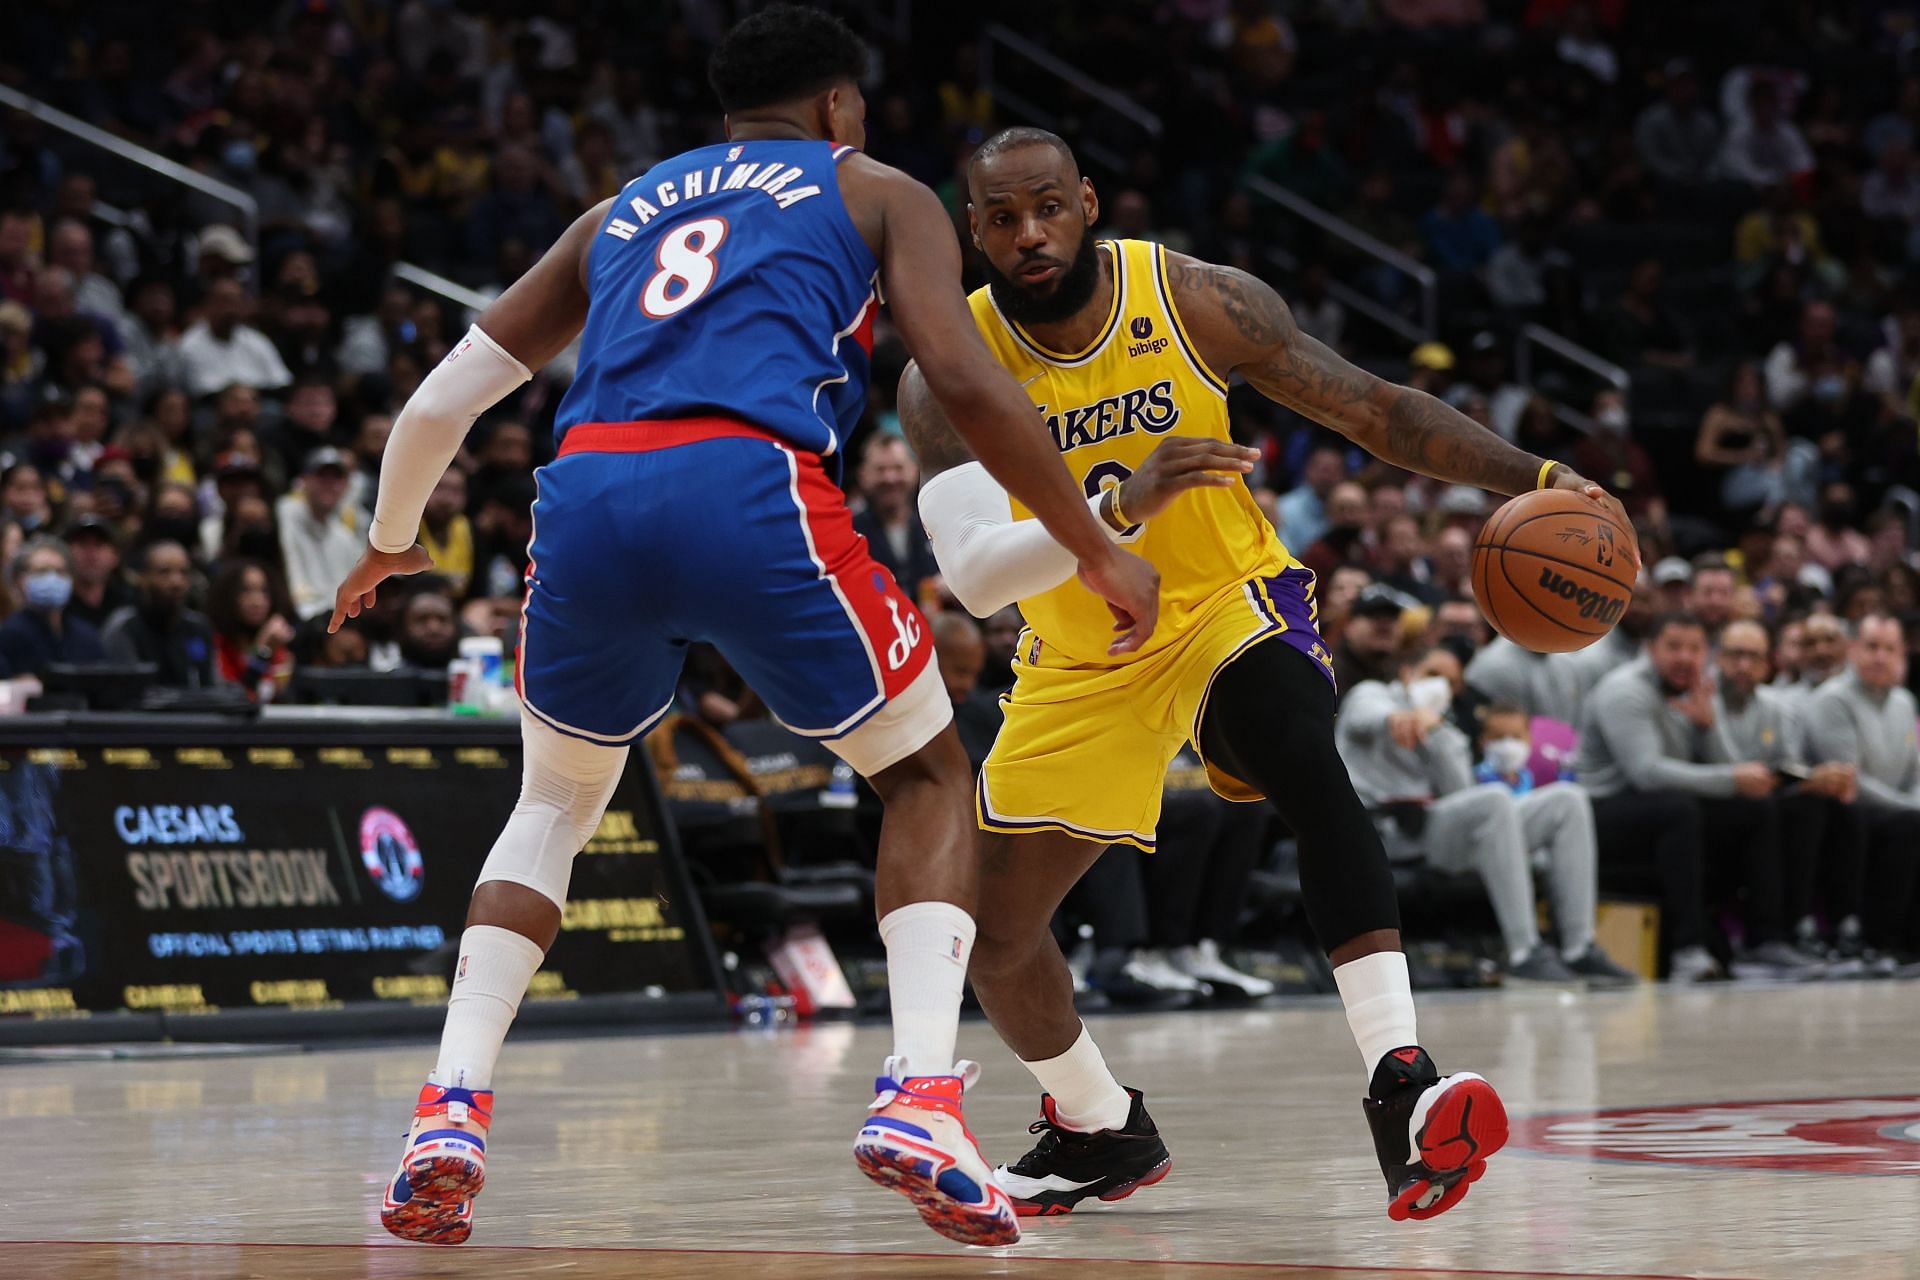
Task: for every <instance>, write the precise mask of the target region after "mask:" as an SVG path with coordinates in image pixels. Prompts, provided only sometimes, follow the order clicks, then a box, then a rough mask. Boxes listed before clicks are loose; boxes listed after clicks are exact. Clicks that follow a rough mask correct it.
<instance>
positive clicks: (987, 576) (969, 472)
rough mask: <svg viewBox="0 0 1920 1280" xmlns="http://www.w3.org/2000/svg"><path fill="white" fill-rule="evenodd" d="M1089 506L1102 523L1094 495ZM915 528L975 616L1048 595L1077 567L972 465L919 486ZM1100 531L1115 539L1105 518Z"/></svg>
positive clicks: (1068, 553) (955, 592)
mask: <svg viewBox="0 0 1920 1280" xmlns="http://www.w3.org/2000/svg"><path fill="white" fill-rule="evenodd" d="M1087 501H1088V504H1089V505H1090V506H1092V507H1093V514H1094V518H1095V519H1100V499H1099V497H1093V498H1089V499H1088V500H1087ZM920 523H921V524H924V525H925V526H926V527H927V536H928V537H929V538H931V539H932V540H933V557H934V559H935V560H937V561H939V563H940V573H941V575H942V576H943V577H944V578H945V579H946V581H947V587H948V589H949V590H951V591H952V592H953V595H954V598H955V599H956V600H958V601H959V602H960V603H961V604H963V605H965V606H966V609H967V612H968V613H971V614H972V615H973V616H974V617H976V618H984V617H987V616H988V615H990V614H992V613H993V612H994V611H995V610H998V609H1004V608H1005V607H1006V606H1008V605H1010V604H1012V603H1013V602H1014V601H1016V600H1023V599H1025V598H1026V597H1028V596H1037V595H1039V594H1040V593H1041V592H1043V591H1051V590H1052V589H1053V588H1055V587H1057V586H1059V585H1060V584H1061V583H1063V582H1065V581H1066V580H1067V579H1069V578H1071V577H1073V575H1074V574H1075V573H1076V572H1078V571H1079V568H1080V562H1079V561H1078V560H1077V559H1075V558H1074V555H1073V553H1072V552H1071V551H1068V550H1067V549H1066V548H1065V547H1063V546H1061V545H1060V544H1059V543H1057V542H1055V541H1054V540H1053V538H1052V536H1051V535H1049V534H1048V533H1047V528H1046V526H1045V525H1043V524H1041V523H1040V522H1039V521H1038V520H1015V519H1014V518H1013V505H1012V503H1011V501H1010V500H1009V499H1008V498H1007V491H1006V490H1005V489H1002V488H1001V487H1000V484H999V482H998V481H996V480H995V479H994V478H993V477H992V476H990V475H988V474H987V469H986V468H985V467H983V466H981V465H980V464H979V463H977V462H969V463H966V464H965V465H963V466H958V467H955V468H953V469H952V470H951V471H942V472H941V473H940V474H939V475H937V476H935V477H934V478H933V479H931V480H929V481H927V482H926V484H924V485H922V486H921V487H920ZM1100 527H1101V528H1102V529H1104V530H1106V532H1107V536H1108V537H1109V538H1111V539H1113V541H1115V542H1118V541H1120V532H1119V531H1118V530H1117V529H1115V528H1114V527H1113V526H1112V525H1110V524H1108V523H1107V522H1106V521H1105V520H1103V519H1101V520H1100Z"/></svg>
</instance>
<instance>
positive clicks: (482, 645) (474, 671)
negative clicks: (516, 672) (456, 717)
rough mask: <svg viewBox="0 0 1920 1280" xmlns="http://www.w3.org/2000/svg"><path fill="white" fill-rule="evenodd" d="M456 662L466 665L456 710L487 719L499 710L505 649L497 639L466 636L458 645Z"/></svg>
mask: <svg viewBox="0 0 1920 1280" xmlns="http://www.w3.org/2000/svg"><path fill="white" fill-rule="evenodd" d="M459 661H460V662H461V663H463V664H464V665H465V668H466V680H465V681H464V684H463V688H462V689H461V696H460V700H459V706H460V707H463V708H471V709H472V713H474V714H479V715H490V714H492V713H493V712H495V711H498V710H499V709H500V694H499V693H498V692H497V690H499V689H500V688H502V687H503V679H502V677H503V675H504V673H505V670H506V648H505V646H504V645H502V644H501V643H500V637H499V636H468V637H466V638H465V639H464V640H462V641H461V642H460V658H459Z"/></svg>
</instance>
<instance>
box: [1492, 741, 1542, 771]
mask: <svg viewBox="0 0 1920 1280" xmlns="http://www.w3.org/2000/svg"><path fill="white" fill-rule="evenodd" d="M1532 754H1533V746H1532V744H1531V743H1529V742H1528V741H1527V740H1526V739H1525V738H1495V739H1494V740H1493V741H1492V742H1489V743H1488V744H1487V768H1489V769H1491V770H1493V771H1494V772H1495V773H1497V774H1499V775H1500V776H1501V777H1503V778H1511V777H1512V776H1513V775H1515V774H1516V773H1519V772H1520V770H1521V769H1522V768H1524V767H1525V766H1526V763H1527V757H1529V756H1531V755H1532Z"/></svg>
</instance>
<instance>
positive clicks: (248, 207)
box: [0, 85, 260, 245]
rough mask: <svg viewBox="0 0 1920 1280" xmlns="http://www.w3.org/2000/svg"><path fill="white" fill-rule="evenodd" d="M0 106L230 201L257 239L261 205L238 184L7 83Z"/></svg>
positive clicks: (251, 240) (253, 241)
mask: <svg viewBox="0 0 1920 1280" xmlns="http://www.w3.org/2000/svg"><path fill="white" fill-rule="evenodd" d="M0 106H8V107H12V108H13V109H14V110H16V111H24V112H25V113H26V114H28V115H30V116H32V117H33V118H34V119H36V120H39V121H41V122H42V123H44V124H49V125H52V126H53V127H54V128H56V129H58V130H60V131H61V132H62V133H65V134H68V135H69V136H71V137H74V138H78V139H79V140H80V141H82V142H84V143H87V144H88V145H90V146H95V147H99V148H100V149H101V150H102V151H106V152H108V153H110V154H112V155H115V156H118V157H119V158H120V159H122V160H125V161H127V162H128V163H129V164H136V165H139V166H140V167H141V168H143V169H147V170H150V171H151V172H153V173H157V174H159V175H160V176H161V177H163V178H167V179H170V180H172V181H174V182H177V183H179V184H181V185H182V186H185V187H191V188H192V189H193V190H195V191H198V192H199V193H200V194H201V195H204V196H208V197H210V198H212V199H214V200H218V201H219V202H220V203H222V204H228V205H232V206H233V207H234V208H235V209H237V210H239V211H240V231H241V234H243V235H245V236H246V238H247V243H248V244H253V245H257V244H258V242H259V239H260V205H259V202H258V201H256V200H255V199H254V198H253V197H252V196H250V195H248V194H247V193H246V192H244V191H242V190H241V189H240V188H239V187H235V186H231V185H229V184H227V183H225V182H221V181H220V180H219V179H218V178H209V177H208V176H207V175H206V174H204V173H199V172H196V171H195V170H193V169H189V168H187V167H186V166H185V165H183V164H178V163H176V162H174V161H172V160H169V159H167V158H166V157H165V156H163V155H161V154H160V153H159V152H158V151H155V150H153V149H151V148H149V147H143V146H140V145H139V144H138V143H134V142H128V141H127V140H126V139H125V138H122V137H118V136H116V135H114V134H111V133H108V132H107V131H106V130H105V129H102V128H99V127H97V126H95V125H91V124H88V123H87V122H86V121H85V120H82V119H80V118H79V117H78V116H70V115H68V114H67V113H66V112H64V111H62V110H60V109H59V108H58V107H53V106H49V105H47V104H46V103H44V102H42V101H40V99H38V98H35V97H30V96H29V95H27V94H24V93H21V92H20V91H19V90H18V89H12V88H9V87H7V86H6V85H0Z"/></svg>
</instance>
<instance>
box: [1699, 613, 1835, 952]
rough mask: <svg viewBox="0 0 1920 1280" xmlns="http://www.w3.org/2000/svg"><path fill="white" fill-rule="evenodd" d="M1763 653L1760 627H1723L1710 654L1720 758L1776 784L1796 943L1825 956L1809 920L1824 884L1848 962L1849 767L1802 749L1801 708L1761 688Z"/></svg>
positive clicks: (1765, 645) (1768, 647)
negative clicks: (1770, 776) (1747, 764)
mask: <svg viewBox="0 0 1920 1280" xmlns="http://www.w3.org/2000/svg"><path fill="white" fill-rule="evenodd" d="M1828 621H1834V620H1833V619H1828ZM1771 655H1772V644H1771V641H1770V639H1769V638H1768V636H1767V629H1766V628H1765V627H1763V626H1761V625H1760V624H1759V623H1757V622H1747V621H1739V622H1729V623H1728V624H1727V625H1726V626H1725V627H1724V628H1722V629H1721V632H1720V640H1719V643H1718V644H1717V645H1716V646H1715V647H1714V653H1713V656H1714V666H1715V669H1716V670H1717V671H1718V673H1719V677H1720V678H1719V681H1718V683H1717V685H1716V687H1715V689H1714V695H1713V697H1714V703H1713V710H1714V722H1715V724H1716V725H1717V726H1718V727H1719V731H1720V732H1721V733H1723V734H1725V735H1726V740H1727V747H1728V756H1729V758H1731V759H1734V760H1757V761H1759V762H1760V763H1761V764H1764V765H1767V766H1768V767H1769V768H1771V769H1772V770H1773V771H1774V773H1775V774H1776V775H1778V777H1779V779H1780V782H1781V788H1780V790H1779V791H1778V792H1777V793H1776V794H1775V796H1774V803H1775V807H1776V809H1777V810H1778V813H1779V818H1780V851H1781V857H1782V860H1783V863H1784V866H1785V870H1786V882H1785V883H1786V907H1787V919H1788V920H1790V921H1793V922H1794V931H1795V945H1797V946H1799V947H1800V948H1801V949H1802V950H1806V951H1810V952H1821V953H1824V952H1825V951H1826V950H1827V947H1826V945H1825V944H1824V943H1823V942H1822V941H1821V938H1820V929H1819V920H1818V918H1817V916H1816V914H1815V906H1816V904H1817V903H1818V902H1819V900H1820V898H1821V896H1822V895H1821V892H1820V884H1821V881H1822V880H1824V881H1825V882H1826V893H1825V895H1824V896H1825V900H1826V907H1827V915H1828V917H1829V919H1830V921H1831V923H1832V924H1833V926H1834V942H1835V945H1836V947H1837V948H1838V949H1839V950H1840V951H1842V952H1843V953H1847V955H1843V956H1841V957H1837V958H1847V956H1848V955H1851V954H1852V953H1853V952H1855V951H1856V950H1857V944H1858V940H1859V935H1860V908H1861V894H1862V892H1863V888H1864V886H1863V882H1862V876H1863V874H1864V869H1865V851H1864V850H1863V849H1862V848H1861V844H1862V841H1861V840H1860V839H1859V838H1858V834H1857V832H1856V831H1855V826H1856V823H1855V815H1854V812H1853V810H1854V806H1855V795H1856V792H1857V790H1858V787H1857V785H1856V782H1855V774H1854V766H1853V765H1852V764H1851V763H1848V762H1844V761H1838V760H1832V759H1828V758H1826V757H1825V756H1823V755H1821V754H1819V753H1817V752H1814V751H1812V750H1811V749H1810V747H1811V744H1810V743H1809V741H1808V734H1807V730H1806V725H1805V723H1804V721H1803V718H1802V715H1803V711H1804V708H1805V700H1804V699H1796V698H1794V697H1793V696H1791V695H1790V693H1789V692H1788V691H1786V690H1782V689H1777V688H1774V687H1773V686H1770V685H1767V684H1764V683H1762V681H1764V680H1765V678H1766V675H1767V672H1768V670H1769V669H1770V666H1771Z"/></svg>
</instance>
